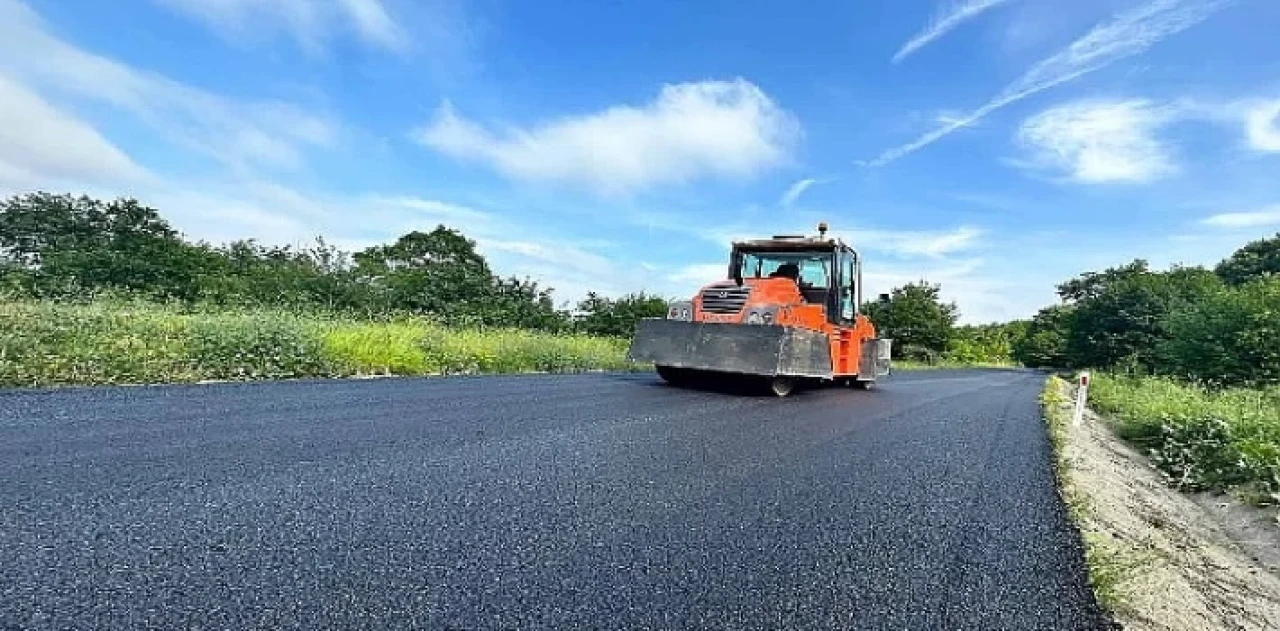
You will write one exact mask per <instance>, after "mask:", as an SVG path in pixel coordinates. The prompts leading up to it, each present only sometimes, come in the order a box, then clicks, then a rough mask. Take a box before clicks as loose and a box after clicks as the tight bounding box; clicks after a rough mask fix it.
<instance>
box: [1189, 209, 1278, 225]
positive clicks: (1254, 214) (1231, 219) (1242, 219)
mask: <svg viewBox="0 0 1280 631" xmlns="http://www.w3.org/2000/svg"><path fill="white" fill-rule="evenodd" d="M1200 223H1202V224H1204V225H1206V226H1213V227H1215V228H1257V227H1260V226H1276V225H1280V204H1276V205H1274V206H1268V207H1266V208H1260V209H1258V210H1251V211H1246V212H1230V213H1219V214H1216V215H1212V216H1210V217H1206V218H1204V219H1202V220H1201V221H1200Z"/></svg>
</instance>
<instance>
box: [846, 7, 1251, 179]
mask: <svg viewBox="0 0 1280 631" xmlns="http://www.w3.org/2000/svg"><path fill="white" fill-rule="evenodd" d="M1234 2H1235V0H1154V1H1152V2H1147V3H1146V4H1143V5H1141V6H1138V7H1135V8H1133V9H1130V10H1128V11H1125V12H1123V13H1120V14H1118V15H1116V16H1115V17H1114V18H1112V19H1111V21H1109V22H1107V23H1105V24H1102V25H1099V26H1096V27H1094V28H1093V30H1091V31H1089V32H1088V33H1087V34H1085V35H1084V36H1083V37H1081V38H1079V39H1077V40H1076V41H1074V42H1072V43H1071V45H1069V46H1067V47H1066V48H1064V49H1062V50H1061V51H1058V52H1057V53H1056V54H1054V55H1052V56H1051V57H1048V58H1046V59H1043V60H1041V61H1040V62H1039V63H1037V64H1036V65H1035V66H1033V67H1032V68H1031V69H1030V70H1028V71H1027V72H1026V73H1024V74H1023V75H1022V77H1020V78H1019V79H1018V80H1017V81H1015V82H1013V83H1011V84H1009V85H1008V86H1006V87H1005V89H1004V90H1003V91H1002V92H1000V93H999V94H997V95H996V96H995V97H994V98H992V99H991V100H990V101H988V102H987V103H986V104H985V105H983V106H981V107H979V108H978V109H976V110H973V111H972V112H970V113H969V114H968V115H966V116H962V117H960V118H957V119H956V120H954V121H952V122H950V123H948V124H946V125H942V126H940V127H938V128H937V129H935V130H933V131H931V132H929V133H927V134H924V135H923V136H921V137H919V138H917V139H916V140H914V141H912V142H910V143H907V144H905V145H902V146H899V147H894V148H892V149H889V150H887V151H885V152H883V153H881V154H880V155H879V156H878V157H876V158H875V159H874V160H871V161H868V162H865V163H864V164H866V165H867V166H873V167H877V166H883V165H885V164H889V163H890V162H893V161H895V160H898V159H899V158H902V157H903V156H906V155H908V154H911V153H913V152H915V151H918V150H920V149H922V148H924V147H927V146H929V145H931V144H933V143H935V142H937V141H938V140H941V139H942V138H945V137H946V136H948V135H949V134H951V133H953V132H955V131H956V130H959V129H961V128H963V127H967V126H969V125H972V124H973V123H975V122H977V121H979V120H981V119H982V118H983V117H985V116H987V115H988V114H990V113H992V112H994V111H996V110H999V109H1001V108H1003V107H1005V106H1007V105H1010V104H1012V103H1016V102H1018V101H1021V100H1022V99H1025V98H1027V97H1029V96H1031V95H1033V94H1036V93H1039V92H1042V91H1044V90H1047V89H1049V88H1052V87H1054V86H1057V85H1060V84H1063V83H1066V82H1068V81H1072V80H1075V79H1078V78H1080V77H1082V76H1084V75H1087V74H1089V73H1091V72H1095V71H1097V70H1100V69H1102V68H1104V67H1106V66H1109V65H1111V64H1113V63H1115V62H1117V61H1120V60H1123V59H1127V58H1129V57H1132V56H1134V55H1137V54H1140V53H1143V52H1145V51H1147V50H1148V49H1150V48H1151V47H1152V46H1154V45H1156V44H1158V43H1160V42H1161V41H1163V40H1165V39H1166V38H1169V37H1172V36H1173V35H1176V34H1178V33H1181V32H1182V31H1185V30H1187V29H1189V28H1191V27H1193V26H1195V25H1197V24H1199V23H1201V22H1203V21H1204V20H1206V19H1208V18H1209V16H1211V15H1213V14H1214V13H1215V12H1217V11H1218V10H1220V9H1222V8H1224V7H1226V6H1228V5H1230V4H1233V3H1234Z"/></svg>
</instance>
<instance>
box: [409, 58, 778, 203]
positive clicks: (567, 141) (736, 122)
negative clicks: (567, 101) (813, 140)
mask: <svg viewBox="0 0 1280 631" xmlns="http://www.w3.org/2000/svg"><path fill="white" fill-rule="evenodd" d="M799 134H800V127H799V123H798V122H797V121H796V120H795V118H794V117H793V116H792V115H791V114H789V113H788V112H786V111H785V110H783V109H782V108H781V107H780V106H779V105H778V104H777V103H775V102H774V101H773V99H771V98H770V97H769V96H768V95H767V94H765V93H764V91H762V90H761V89H760V88H758V87H756V86H755V85H753V84H751V83H749V82H747V81H745V80H742V79H737V80H735V81H705V82H699V83H682V84H678V85H666V86H663V88H662V91H661V93H660V94H659V95H658V97H657V98H656V99H654V100H653V101H652V102H650V103H648V104H645V105H643V106H639V107H637V106H630V105H617V106H614V107H610V108H608V109H606V110H604V111H601V112H597V113H594V114H589V115H585V116H579V117H570V118H564V119H559V120H554V121H547V122H544V123H540V124H537V125H535V126H533V127H531V128H527V129H520V128H514V129H507V130H504V131H502V132H497V131H493V130H490V129H488V128H486V127H484V126H482V125H480V124H477V123H475V122H472V121H470V120H467V119H465V118H463V117H461V116H459V115H458V114H457V113H456V112H455V111H454V108H453V107H452V105H451V104H450V103H448V102H445V103H444V104H442V105H441V107H440V109H439V111H438V112H437V113H436V116H435V118H434V120H432V121H431V122H430V123H429V124H427V125H426V126H424V127H422V128H420V129H418V130H415V131H414V132H413V137H414V138H415V139H417V140H418V141H419V142H420V143H422V144H424V145H426V146H428V147H431V148H433V149H435V150H437V151H440V152H441V153H444V154H447V155H450V156H454V157H456V158H459V159H466V160H472V161H476V162H480V163H482V164H485V165H488V166H489V167H491V168H493V169H494V170H496V171H498V172H499V173H501V174H503V175H505V176H507V177H510V178H514V179H520V180H529V181H544V182H561V183H567V184H571V185H577V186H582V187H585V188H588V189H591V190H593V191H596V192H600V193H605V194H620V193H628V192H633V191H635V190H638V189H642V188H645V187H648V186H652V185H659V184H675V183H683V182H687V181H691V180H694V179H698V178H702V177H711V176H724V177H749V176H752V175H755V174H756V173H758V172H760V171H762V170H764V169H767V168H769V167H772V166H774V165H777V164H780V163H782V162H783V161H784V160H786V159H787V158H788V156H789V154H790V152H791V150H792V148H793V146H794V144H795V143H796V141H797V140H798V137H799Z"/></svg>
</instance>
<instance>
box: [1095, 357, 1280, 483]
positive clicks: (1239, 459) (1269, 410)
mask: <svg viewBox="0 0 1280 631" xmlns="http://www.w3.org/2000/svg"><path fill="white" fill-rule="evenodd" d="M1089 397H1090V402H1091V407H1093V408H1094V409H1096V410H1098V411H1100V412H1103V413H1105V414H1107V415H1108V416H1109V417H1110V418H1111V419H1112V421H1113V422H1114V423H1115V426H1116V427H1115V429H1116V431H1117V433H1118V434H1119V435H1120V436H1121V437H1122V438H1124V439H1126V440H1128V441H1130V442H1131V443H1133V444H1134V445H1136V446H1138V447H1139V448H1141V449H1143V450H1145V451H1146V453H1147V454H1148V455H1149V456H1150V457H1151V460H1152V462H1153V463H1154V464H1155V465H1156V467H1157V468H1158V469H1159V470H1160V471H1161V472H1162V473H1163V474H1164V475H1165V477H1166V479H1167V480H1168V482H1169V483H1170V484H1172V485H1173V486H1175V487H1177V488H1179V489H1181V490H1187V491H1223V490H1226V491H1231V492H1233V493H1234V494H1236V495H1237V496H1238V497H1240V498H1241V499H1244V500H1246V501H1249V502H1251V503H1254V504H1269V503H1275V502H1277V501H1280V388H1275V387H1273V388H1271V389H1268V390H1254V389H1243V388H1237V389H1226V390H1209V389H1207V388H1203V387H1199V386H1195V385H1190V384H1187V383H1183V382H1180V381H1175V380H1172V379H1165V378H1156V377H1129V376H1120V375H1107V374H1099V375H1096V376H1095V377H1094V380H1093V384H1092V386H1091V387H1090V390H1089Z"/></svg>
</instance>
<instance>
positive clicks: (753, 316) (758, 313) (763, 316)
mask: <svg viewBox="0 0 1280 631" xmlns="http://www.w3.org/2000/svg"><path fill="white" fill-rule="evenodd" d="M777 321H778V308H777V307H752V308H751V309H750V310H748V311H747V317H746V318H745V319H744V320H743V322H745V323H747V324H764V325H772V324H774V323H775V322H777Z"/></svg>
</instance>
